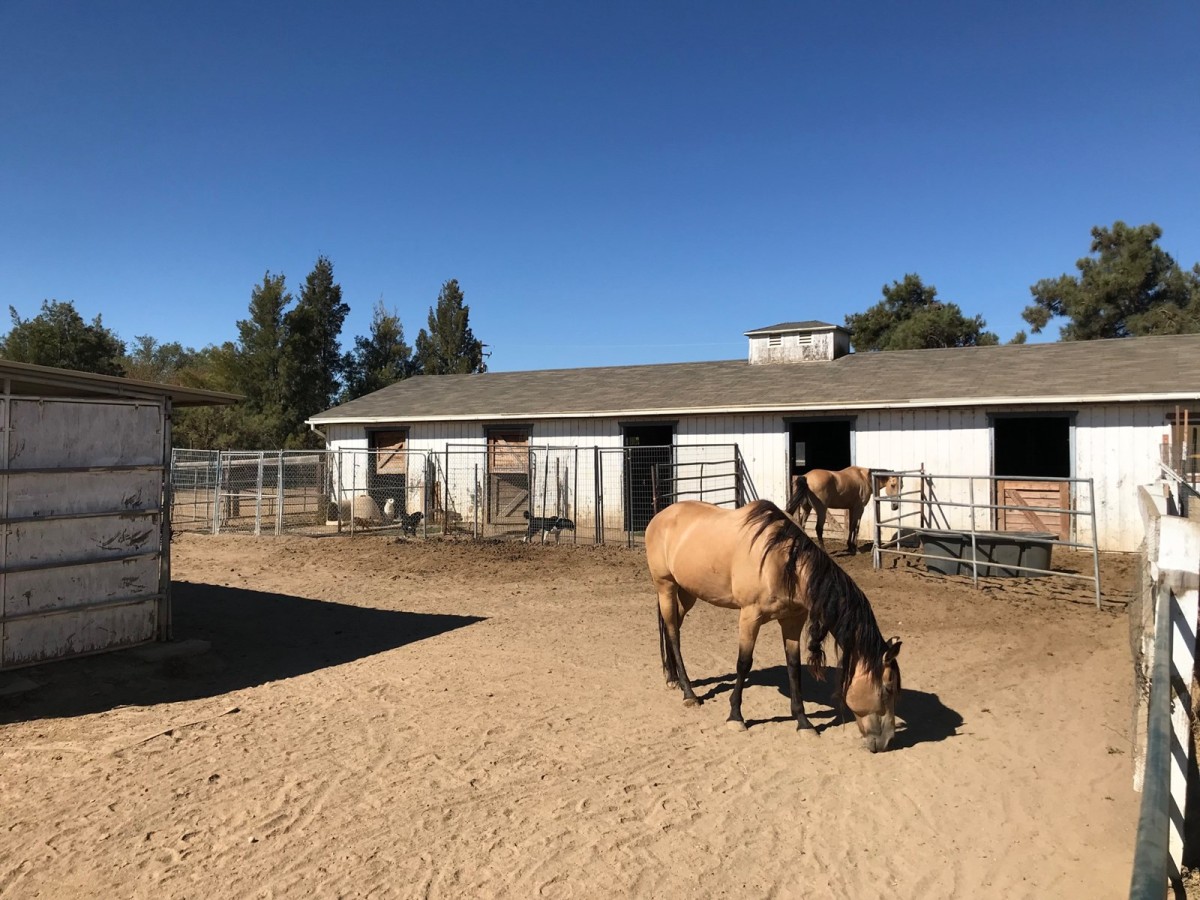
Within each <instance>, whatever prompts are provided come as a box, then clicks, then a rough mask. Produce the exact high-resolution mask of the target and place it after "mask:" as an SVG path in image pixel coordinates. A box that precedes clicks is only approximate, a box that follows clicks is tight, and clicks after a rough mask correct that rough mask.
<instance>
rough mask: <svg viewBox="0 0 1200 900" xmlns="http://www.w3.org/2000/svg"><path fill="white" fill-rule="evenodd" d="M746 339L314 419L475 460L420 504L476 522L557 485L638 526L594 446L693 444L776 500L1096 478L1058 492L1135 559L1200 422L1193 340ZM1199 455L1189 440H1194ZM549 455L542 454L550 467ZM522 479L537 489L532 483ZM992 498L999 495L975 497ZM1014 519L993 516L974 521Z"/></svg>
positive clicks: (483, 377) (658, 493)
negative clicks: (852, 490)
mask: <svg viewBox="0 0 1200 900" xmlns="http://www.w3.org/2000/svg"><path fill="white" fill-rule="evenodd" d="M746 336H747V338H748V339H749V352H748V358H747V359H744V360H726V361H716V362H700V363H677V364H664V365H645V366H620V367H599V368H581V369H562V370H543V371H529V372H497V373H485V374H478V375H452V376H423V377H418V378H412V379H408V380H406V381H401V382H399V383H397V384H393V385H391V386H389V387H387V388H384V389H382V390H380V391H376V392H375V393H373V394H370V395H368V396H365V397H362V398H359V399H357V400H354V401H352V402H350V403H346V404H343V405H341V406H338V407H335V408H333V409H330V410H328V411H326V412H324V413H321V414H320V415H317V416H314V417H313V418H312V419H311V420H310V424H311V425H312V427H314V428H316V429H318V430H320V431H321V433H323V434H324V435H325V436H326V439H327V444H328V447H329V448H330V449H332V450H343V451H353V450H368V449H376V450H381V451H384V454H385V457H386V455H387V453H388V451H393V452H394V453H395V454H398V455H397V456H396V457H395V459H396V460H400V459H402V458H403V456H402V455H403V454H404V453H406V452H411V453H414V454H419V455H422V457H423V458H425V459H430V458H433V459H435V460H436V459H440V458H442V457H443V456H444V458H445V460H446V464H445V467H449V466H451V465H452V461H453V460H455V459H458V458H459V456H458V454H462V453H469V452H470V451H474V452H475V455H474V456H471V457H469V458H471V459H474V460H475V462H473V463H471V465H470V469H471V471H470V474H469V475H467V474H462V473H460V476H459V477H452V473H449V472H444V473H443V475H442V477H443V478H444V481H445V483H444V484H442V483H434V484H430V483H423V484H422V486H421V490H422V491H423V492H424V494H423V497H424V501H422V502H426V503H427V502H429V498H430V497H432V498H433V503H434V505H435V506H436V505H437V504H439V503H441V497H442V495H443V494H444V495H445V506H446V508H448V509H451V508H452V509H457V510H460V511H461V510H465V509H468V508H469V509H470V510H473V512H471V513H470V515H472V516H474V517H475V519H476V520H478V522H479V523H480V524H489V523H497V522H499V523H505V522H508V523H512V524H520V522H521V521H522V519H523V516H524V514H525V513H526V512H529V511H530V510H532V511H533V513H534V514H536V515H540V514H541V513H542V512H543V511H544V510H545V508H546V503H545V497H546V494H547V484H548V485H549V490H550V491H552V492H555V493H556V494H562V495H563V497H565V500H564V499H557V500H555V501H554V502H553V504H552V505H553V506H554V507H555V512H556V513H561V512H563V511H564V510H565V511H566V512H569V513H571V514H572V515H573V516H574V517H575V518H577V519H579V520H580V521H581V522H582V521H585V520H587V518H588V515H589V511H590V513H591V514H592V515H593V516H596V517H601V518H605V519H612V517H614V516H615V517H617V520H618V527H624V528H626V529H636V528H638V527H639V526H640V525H642V524H644V519H645V511H644V510H642V511H639V510H637V509H631V507H636V506H637V504H638V503H639V502H640V501H638V500H637V499H636V497H635V493H634V488H635V487H637V488H641V489H644V488H645V487H646V476H645V473H646V471H647V470H646V469H645V467H644V466H643V467H642V468H640V469H639V468H638V467H637V466H636V465H635V466H632V467H631V465H630V463H628V462H626V463H625V464H624V469H623V471H622V472H619V473H617V475H616V476H615V477H616V478H618V479H624V481H625V482H638V483H637V484H636V485H634V484H631V483H626V484H624V485H622V486H616V485H615V484H612V485H609V486H608V487H606V488H603V490H602V493H603V495H604V498H605V499H604V500H603V507H604V508H603V510H597V509H589V507H588V502H589V501H588V496H589V494H590V493H591V492H590V491H588V490H585V489H584V488H586V482H587V481H588V479H591V480H592V481H593V482H594V484H596V485H600V486H601V487H603V485H602V482H603V480H604V478H606V477H608V476H607V475H604V474H603V473H601V472H598V471H595V469H597V468H599V467H603V465H604V464H603V462H602V461H601V455H602V454H601V453H600V452H599V451H597V450H596V448H601V450H603V451H607V450H613V451H616V452H618V453H619V452H620V451H621V448H652V447H661V448H670V449H663V450H657V451H652V452H653V453H657V454H658V455H657V456H654V457H653V459H655V460H661V461H667V462H669V461H670V460H671V459H674V458H676V457H678V458H684V457H685V456H687V453H688V451H689V448H697V447H702V446H712V445H735V444H736V445H737V448H738V451H739V454H740V464H741V466H742V467H743V469H742V471H743V472H744V474H745V476H746V479H747V491H748V493H749V495H750V496H753V495H755V494H756V495H757V496H760V497H765V498H768V499H772V500H775V501H776V502H779V503H781V504H782V503H783V502H785V501H786V499H787V497H788V493H789V484H790V482H791V477H792V476H793V475H796V474H803V473H804V472H805V471H807V470H808V469H811V468H828V469H836V468H842V467H844V466H847V465H860V466H867V467H871V468H879V469H891V470H916V469H921V468H923V469H924V471H925V472H927V473H931V474H932V475H933V476H934V481H933V490H934V492H935V493H936V496H937V499H938V500H940V501H941V502H942V503H944V504H952V503H955V502H965V501H967V500H968V499H971V498H970V497H969V495H970V494H971V492H972V491H973V492H974V497H973V499H974V500H975V502H976V503H989V502H991V503H996V504H997V505H1003V504H1004V503H1006V502H1011V501H1009V500H1007V499H1006V496H1007V495H1005V494H1004V493H1003V492H1004V491H1005V489H1006V484H1007V483H1008V482H1011V483H1012V484H1013V485H1015V486H1017V487H1021V486H1022V485H1025V486H1028V485H1031V484H1033V483H1036V482H1038V481H1039V480H1045V479H1083V480H1087V479H1091V482H1092V485H1094V498H1092V497H1089V496H1087V494H1088V485H1087V484H1085V483H1080V482H1076V483H1074V484H1069V485H1066V486H1062V485H1060V486H1059V487H1061V488H1062V491H1061V496H1062V504H1063V506H1064V508H1074V509H1086V508H1088V507H1090V505H1091V502H1092V500H1093V499H1094V503H1095V514H1096V515H1095V521H1096V531H1095V538H1096V541H1097V543H1098V545H1099V547H1100V549H1102V550H1133V549H1135V548H1136V546H1137V544H1138V542H1139V541H1140V540H1141V537H1142V523H1141V519H1140V514H1139V512H1138V503H1137V490H1136V489H1137V486H1138V485H1140V484H1146V483H1148V482H1151V481H1153V480H1155V479H1156V478H1157V477H1158V474H1159V459H1160V447H1161V445H1162V444H1163V442H1164V441H1165V440H1166V438H1167V435H1168V433H1169V431H1170V429H1171V423H1172V421H1173V418H1174V417H1175V416H1176V415H1177V413H1179V412H1180V410H1188V411H1189V412H1190V421H1193V422H1194V421H1196V419H1197V413H1198V412H1200V335H1179V336H1161V337H1146V338H1126V339H1119V340H1105V341H1088V342H1062V343H1052V344H1024V345H1003V346H995V347H967V348H950V349H938V350H914V351H890V352H880V353H851V352H850V335H849V333H848V332H847V331H846V330H845V329H843V328H840V327H838V326H836V325H830V324H827V323H822V322H786V323H781V324H778V325H772V326H769V327H766V328H759V329H755V330H753V331H749V332H746ZM1193 431H1194V429H1193ZM1188 445H1189V446H1190V447H1193V448H1194V447H1195V446H1196V435H1195V434H1192V435H1189V436H1188ZM539 448H546V452H544V453H543V454H542V456H541V457H539V456H538V452H539ZM549 448H559V449H557V450H554V451H553V452H551V451H550V450H549ZM572 448H575V449H574V452H571V450H572ZM530 452H532V455H530ZM646 452H651V451H646ZM348 455H349V454H348ZM718 455H719V454H718ZM551 456H553V458H554V460H555V461H554V463H550V462H549V460H550V458H551ZM364 458H366V457H365V456H364ZM462 458H463V459H467V458H468V456H463V457H462ZM539 458H540V459H543V460H544V465H543V463H539V462H538V461H537V460H538V459H539ZM381 459H382V460H383V461H382V462H381V461H380V460H381ZM388 459H391V457H388V458H387V459H385V458H384V457H379V456H372V457H370V459H369V461H368V462H365V463H353V464H352V467H363V468H362V470H361V471H360V470H359V469H357V468H352V469H351V470H344V471H341V472H340V473H339V476H340V478H341V479H342V481H344V482H353V483H354V484H356V485H357V486H358V489H367V490H372V492H374V493H379V491H375V490H374V489H373V487H372V483H373V480H379V479H380V478H381V476H385V475H386V474H387V472H388V470H389V465H391V466H392V467H393V471H405V470H406V469H407V468H411V466H410V465H408V463H404V462H391V463H389V462H388ZM530 459H532V460H534V461H533V462H532V463H530V462H529V460H530ZM571 460H574V463H573V465H574V472H572V471H571V468H572V463H571ZM592 460H594V462H593V461H592ZM539 465H543V469H542V470H541V471H543V472H544V479H543V486H542V487H541V488H540V489H539V488H538V482H537V471H538V466H539ZM522 470H524V471H526V472H527V473H529V472H531V471H532V476H531V477H532V480H530V479H526V480H524V481H522V479H521V475H520V473H521V471H522ZM712 470H713V471H716V468H715V467H713V468H712ZM677 471H678V470H677ZM508 476H510V477H508ZM581 476H582V479H583V482H584V485H583V487H581V486H580V483H579V482H580V479H581ZM939 476H941V477H942V480H941V481H939V480H938V477H939ZM951 476H975V477H983V476H992V477H994V478H995V479H1001V480H992V481H986V480H985V481H980V482H969V481H965V480H964V481H959V480H954V479H952V478H951ZM430 478H431V479H433V480H434V481H436V479H437V475H436V472H435V474H434V475H432V476H430ZM572 479H573V480H572ZM1006 480H1007V481H1006ZM417 481H418V479H417V477H416V476H415V473H410V474H409V478H408V483H409V484H410V488H409V496H408V498H407V499H406V501H403V502H404V503H405V504H406V505H407V506H408V507H409V508H416V504H417V503H418V498H417V497H416V495H415V494H414V493H413V490H412V487H411V485H415V484H416V483H417ZM684 481H686V479H683V478H681V480H680V485H682V484H683V482H684ZM981 485H983V487H981ZM987 485H990V487H987ZM451 486H453V488H454V491H455V496H451V490H450V488H451ZM464 486H465V487H464ZM1050 487H1051V488H1053V487H1055V485H1054V484H1051V485H1050ZM539 490H540V493H539ZM989 490H990V491H991V492H992V495H991V497H987V496H983V497H981V496H979V494H980V492H981V491H982V492H984V493H987V492H988V491H989ZM463 491H465V494H463V496H459V493H461V492H463ZM523 491H524V494H523V493H522V492H523ZM653 491H654V496H653V500H654V502H655V503H656V504H657V503H659V502H660V501H661V500H662V499H663V498H664V497H669V498H679V497H682V496H686V495H688V494H687V490H686V489H685V488H684V487H682V486H678V485H677V486H676V487H675V488H674V490H673V491H670V492H669V491H667V490H666V489H663V488H661V487H660V486H659V485H657V484H655V485H653ZM997 492H999V493H997ZM1053 493H1054V492H1053V491H1050V492H1049V493H1047V492H1046V491H1042V492H1041V493H1038V494H1037V496H1038V497H1039V498H1040V499H1039V500H1038V501H1037V505H1042V504H1045V503H1048V502H1055V501H1053V500H1047V499H1046V498H1047V497H1049V496H1050V495H1051V494H1053ZM622 496H623V499H624V504H623V506H624V508H623V509H618V506H620V505H622V504H618V503H617V500H619V499H621V498H622ZM539 504H540V508H539ZM942 512H943V514H944V516H945V518H946V520H947V522H948V523H949V524H950V525H952V526H954V527H962V526H963V525H964V520H963V516H965V515H967V514H968V512H967V511H966V510H964V509H961V508H956V507H953V506H949V507H948V508H947V509H945V510H943V511H942ZM459 515H460V518H461V515H462V513H461V512H460V513H459ZM1002 515H1003V513H1002V512H1001V511H995V513H994V516H996V517H999V516H1002ZM1050 518H1051V519H1053V518H1054V517H1050ZM1062 522H1063V523H1064V528H1063V532H1064V536H1065V535H1066V534H1067V533H1070V534H1072V535H1073V536H1074V538H1075V539H1077V540H1080V541H1083V542H1091V540H1092V537H1093V535H1092V529H1091V525H1090V519H1088V518H1086V517H1079V518H1075V517H1071V516H1067V515H1064V516H1063V518H1062ZM1005 524H1006V523H1005V522H1002V521H999V520H997V519H995V518H994V519H993V521H991V522H978V521H977V522H976V527H977V528H982V529H986V528H1003V527H1004V525H1005ZM1007 524H1009V525H1011V524H1012V523H1007ZM610 525H611V522H610ZM1017 527H1018V528H1020V526H1019V525H1018V526H1017ZM1024 530H1027V529H1024Z"/></svg>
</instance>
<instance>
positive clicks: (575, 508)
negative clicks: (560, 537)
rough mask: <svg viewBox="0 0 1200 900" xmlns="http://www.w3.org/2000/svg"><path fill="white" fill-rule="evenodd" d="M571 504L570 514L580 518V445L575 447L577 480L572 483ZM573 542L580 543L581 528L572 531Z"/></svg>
mask: <svg viewBox="0 0 1200 900" xmlns="http://www.w3.org/2000/svg"><path fill="white" fill-rule="evenodd" d="M571 504H572V505H571V506H569V507H568V509H570V510H571V512H570V513H568V515H570V516H571V517H572V518H574V519H578V518H579V447H576V448H575V480H574V482H573V483H572V488H571ZM571 543H572V544H578V543H579V529H574V530H572V531H571Z"/></svg>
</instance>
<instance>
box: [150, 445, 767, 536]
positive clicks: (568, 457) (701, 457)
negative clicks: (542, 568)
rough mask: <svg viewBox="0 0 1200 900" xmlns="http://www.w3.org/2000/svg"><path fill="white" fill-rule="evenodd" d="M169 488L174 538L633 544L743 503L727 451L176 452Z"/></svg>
mask: <svg viewBox="0 0 1200 900" xmlns="http://www.w3.org/2000/svg"><path fill="white" fill-rule="evenodd" d="M172 485H173V524H174V526H175V527H176V528H177V529H191V530H201V531H210V532H213V533H220V532H235V533H248V534H284V533H307V534H325V533H331V532H334V533H337V532H340V533H349V534H360V533H377V532H381V531H382V532H387V531H392V532H398V533H400V534H404V535H410V536H413V537H428V536H431V535H453V534H460V535H469V536H471V537H483V538H510V539H521V540H525V541H537V542H539V543H541V542H546V541H551V542H554V543H562V542H569V543H586V544H593V543H595V544H600V543H623V544H627V545H629V546H633V545H635V544H640V543H641V542H642V541H643V540H644V535H645V530H646V525H647V524H648V523H649V521H650V519H651V518H653V516H654V514H655V513H656V512H658V511H659V510H660V509H663V508H664V507H666V506H668V505H670V504H671V503H673V502H674V501H676V500H705V501H707V502H709V503H715V504H718V505H721V506H731V507H732V506H740V505H741V504H742V503H743V502H745V500H746V499H747V490H748V489H749V490H750V491H751V493H752V488H751V487H750V486H749V485H748V482H747V480H746V478H745V472H744V467H743V466H742V464H741V459H740V457H739V455H738V451H737V446H736V445H734V444H723V445H697V446H644V447H614V448H600V447H556V446H537V445H534V446H528V445H522V446H492V447H490V448H487V447H479V446H475V445H470V446H466V445H457V446H456V445H450V446H448V447H446V449H444V450H441V451H421V450H407V449H403V448H398V449H387V450H331V451H305V450H294V451H293V450H288V451H221V452H217V451H200V450H176V451H175V453H174V455H173V464H172Z"/></svg>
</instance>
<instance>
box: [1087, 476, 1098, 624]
mask: <svg viewBox="0 0 1200 900" xmlns="http://www.w3.org/2000/svg"><path fill="white" fill-rule="evenodd" d="M1087 486H1088V497H1089V498H1090V501H1091V502H1090V503H1089V504H1088V505H1089V506H1090V507H1091V515H1092V574H1093V576H1094V577H1095V579H1096V609H1099V608H1100V537H1099V535H1097V534H1096V480H1095V479H1094V478H1089V479H1088V480H1087Z"/></svg>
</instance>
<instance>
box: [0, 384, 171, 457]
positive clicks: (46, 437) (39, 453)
mask: <svg viewBox="0 0 1200 900" xmlns="http://www.w3.org/2000/svg"><path fill="white" fill-rule="evenodd" d="M10 404H11V409H10V410H9V429H10V433H9V436H8V467H9V468H13V469H34V468H49V467H57V468H76V467H82V466H130V465H161V464H162V463H163V444H162V428H163V408H162V406H161V405H160V404H156V403H118V402H113V403H87V402H82V401H70V400H21V399H13V400H11V401H10Z"/></svg>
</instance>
